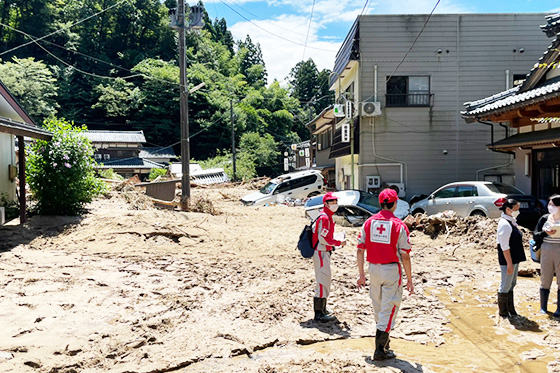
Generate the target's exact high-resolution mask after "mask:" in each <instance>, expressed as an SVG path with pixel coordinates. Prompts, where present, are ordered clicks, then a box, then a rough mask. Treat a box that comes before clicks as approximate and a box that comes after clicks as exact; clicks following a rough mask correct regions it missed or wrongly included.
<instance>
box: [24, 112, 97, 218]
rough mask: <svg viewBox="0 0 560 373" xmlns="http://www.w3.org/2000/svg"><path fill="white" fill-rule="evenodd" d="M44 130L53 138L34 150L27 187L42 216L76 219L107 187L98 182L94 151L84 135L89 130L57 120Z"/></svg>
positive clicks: (34, 145)
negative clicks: (60, 216) (94, 167)
mask: <svg viewBox="0 0 560 373" xmlns="http://www.w3.org/2000/svg"><path fill="white" fill-rule="evenodd" d="M44 127H45V128H46V129H47V130H49V131H50V132H52V134H53V138H52V140H51V141H44V140H38V141H37V142H35V143H34V144H33V145H32V146H31V149H30V152H29V156H28V162H27V171H26V172H27V183H28V184H29V187H30V189H31V192H32V193H33V196H34V198H36V200H37V208H38V210H39V213H40V214H43V215H76V214H78V213H80V211H81V210H82V208H83V206H84V204H85V203H88V202H91V201H92V199H93V198H94V197H95V196H97V195H99V194H100V193H102V192H103V191H104V190H105V184H104V183H103V182H102V181H100V180H99V179H97V178H95V172H94V169H93V166H94V164H95V161H94V160H93V148H92V146H91V144H90V142H89V140H88V139H87V138H86V137H85V136H84V135H83V134H82V132H83V131H85V130H86V128H85V127H83V128H78V127H74V126H73V124H72V123H69V122H67V121H66V120H64V119H60V120H58V119H55V118H49V119H47V120H45V122H44Z"/></svg>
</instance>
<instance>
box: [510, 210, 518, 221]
mask: <svg viewBox="0 0 560 373" xmlns="http://www.w3.org/2000/svg"><path fill="white" fill-rule="evenodd" d="M511 216H512V217H513V218H514V219H517V217H518V216H519V210H517V211H512V212H511Z"/></svg>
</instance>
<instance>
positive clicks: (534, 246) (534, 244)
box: [529, 214, 548, 263]
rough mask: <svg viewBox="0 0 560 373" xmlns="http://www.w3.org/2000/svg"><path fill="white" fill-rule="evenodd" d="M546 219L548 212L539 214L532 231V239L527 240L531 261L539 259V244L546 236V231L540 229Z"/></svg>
mask: <svg viewBox="0 0 560 373" xmlns="http://www.w3.org/2000/svg"><path fill="white" fill-rule="evenodd" d="M547 219H548V214H545V215H543V216H541V218H540V219H539V221H538V223H537V226H536V227H535V231H534V232H533V239H532V240H531V241H529V247H530V250H529V251H530V252H531V259H532V260H533V262H536V263H540V261H541V245H542V243H543V241H544V238H545V237H546V233H544V232H543V231H542V229H543V226H544V223H546V220H547Z"/></svg>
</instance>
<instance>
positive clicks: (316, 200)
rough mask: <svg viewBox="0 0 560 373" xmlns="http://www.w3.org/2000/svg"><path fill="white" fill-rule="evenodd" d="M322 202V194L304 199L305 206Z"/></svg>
mask: <svg viewBox="0 0 560 373" xmlns="http://www.w3.org/2000/svg"><path fill="white" fill-rule="evenodd" d="M322 204H323V196H317V197H313V198H310V199H308V200H307V201H305V207H313V206H317V205H322Z"/></svg>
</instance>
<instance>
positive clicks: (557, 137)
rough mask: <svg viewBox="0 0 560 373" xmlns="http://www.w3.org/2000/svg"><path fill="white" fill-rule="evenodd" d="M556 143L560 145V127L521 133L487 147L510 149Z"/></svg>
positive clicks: (553, 144) (554, 144)
mask: <svg viewBox="0 0 560 373" xmlns="http://www.w3.org/2000/svg"><path fill="white" fill-rule="evenodd" d="M556 144H557V145H559V146H560V128H553V129H549V130H543V131H533V132H526V133H519V134H517V135H513V136H510V137H507V138H505V139H503V140H500V141H496V142H495V143H494V144H488V145H487V147H488V148H490V149H500V150H510V149H515V148H518V147H526V148H531V147H533V146H539V145H552V146H557V145H556Z"/></svg>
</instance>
